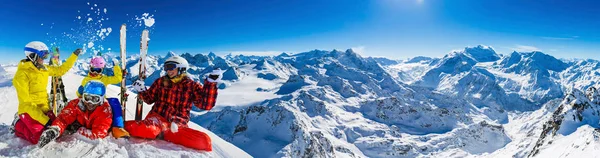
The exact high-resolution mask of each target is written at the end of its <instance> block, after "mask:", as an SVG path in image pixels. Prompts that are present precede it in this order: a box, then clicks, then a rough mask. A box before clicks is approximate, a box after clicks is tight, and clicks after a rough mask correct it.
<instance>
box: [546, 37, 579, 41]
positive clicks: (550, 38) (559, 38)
mask: <svg viewBox="0 0 600 158" xmlns="http://www.w3.org/2000/svg"><path fill="white" fill-rule="evenodd" d="M542 38H543V39H547V40H574V39H576V38H579V36H571V37H542Z"/></svg>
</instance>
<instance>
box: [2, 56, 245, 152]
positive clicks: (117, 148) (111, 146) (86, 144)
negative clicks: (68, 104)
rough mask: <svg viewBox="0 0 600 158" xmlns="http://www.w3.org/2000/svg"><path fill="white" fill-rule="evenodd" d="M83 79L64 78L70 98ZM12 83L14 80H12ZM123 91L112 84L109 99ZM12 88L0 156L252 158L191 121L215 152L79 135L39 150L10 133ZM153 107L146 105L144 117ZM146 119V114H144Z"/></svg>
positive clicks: (5, 95)
mask: <svg viewBox="0 0 600 158" xmlns="http://www.w3.org/2000/svg"><path fill="white" fill-rule="evenodd" d="M6 71H7V72H6V73H5V74H3V75H7V76H11V78H12V76H13V75H14V73H15V71H16V67H6ZM82 79H83V76H79V75H76V74H75V73H74V71H71V72H69V73H67V74H66V75H65V76H63V80H64V82H65V83H66V84H65V87H66V88H65V89H66V93H67V97H68V98H74V97H75V96H76V94H75V90H76V89H77V87H78V86H79V84H80V83H81V80H82ZM8 82H10V80H9V81H8ZM119 92H120V90H119V87H118V86H114V85H109V87H108V90H107V96H108V97H116V96H118V93H119ZM129 94H130V95H129V99H128V102H127V103H128V105H129V106H128V107H127V114H126V118H127V120H131V119H133V118H134V111H135V106H133V105H135V104H134V103H135V96H136V95H135V93H131V92H129ZM16 98H17V95H16V91H15V89H14V87H13V86H12V85H4V86H0V100H1V101H0V109H2V111H0V157H236V158H237V157H251V156H250V155H248V154H247V153H246V152H244V151H243V150H241V149H239V148H237V147H236V146H234V145H232V144H231V143H228V142H227V141H225V140H223V139H221V138H220V137H219V136H217V135H215V134H214V133H212V132H211V131H208V130H206V129H205V128H203V127H201V126H198V125H197V124H196V123H193V122H190V123H189V124H188V125H189V126H190V127H191V128H194V129H197V130H200V131H203V132H205V133H207V134H209V136H210V137H211V138H212V145H213V151H212V152H203V151H198V150H194V149H189V148H186V147H183V146H180V145H176V144H173V143H170V142H166V141H163V140H143V139H137V138H130V139H128V140H125V139H114V138H113V137H107V138H105V139H99V140H89V139H87V138H86V137H83V136H81V135H78V134H74V135H66V136H63V137H61V138H59V139H57V141H56V142H53V143H50V144H48V145H47V146H45V147H43V148H37V147H36V146H35V145H31V144H30V143H29V142H26V141H24V140H21V139H20V138H17V137H15V136H14V135H13V134H10V133H9V129H8V128H9V125H10V124H11V122H12V120H13V116H14V114H15V113H16V112H17V107H18V100H17V99H16ZM150 107H151V106H148V105H145V106H144V114H146V113H147V112H148V111H149V110H150ZM144 116H145V115H144Z"/></svg>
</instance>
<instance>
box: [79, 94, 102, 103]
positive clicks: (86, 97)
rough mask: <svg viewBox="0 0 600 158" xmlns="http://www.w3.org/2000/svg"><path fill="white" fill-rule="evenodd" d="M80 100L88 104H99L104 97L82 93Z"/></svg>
mask: <svg viewBox="0 0 600 158" xmlns="http://www.w3.org/2000/svg"><path fill="white" fill-rule="evenodd" d="M81 98H83V102H86V103H90V104H101V103H103V101H104V97H102V96H99V95H95V94H87V93H84V94H83V97H81Z"/></svg>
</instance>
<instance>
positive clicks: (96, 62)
mask: <svg viewBox="0 0 600 158" xmlns="http://www.w3.org/2000/svg"><path fill="white" fill-rule="evenodd" d="M105 65H106V61H104V58H102V57H94V58H92V61H91V62H90V66H91V67H92V68H104V66H105Z"/></svg>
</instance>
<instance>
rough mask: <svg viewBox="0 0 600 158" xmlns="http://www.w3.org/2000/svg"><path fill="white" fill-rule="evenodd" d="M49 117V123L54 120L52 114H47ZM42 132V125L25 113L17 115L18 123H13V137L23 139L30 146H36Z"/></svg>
mask: <svg viewBox="0 0 600 158" xmlns="http://www.w3.org/2000/svg"><path fill="white" fill-rule="evenodd" d="M47 115H48V116H49V117H50V122H52V120H54V115H53V114H51V113H50V114H47ZM42 132H44V125H42V124H41V123H39V122H38V121H36V120H34V119H33V118H31V116H29V114H27V113H23V114H21V115H19V121H17V123H15V135H16V136H17V137H20V138H23V139H25V140H27V141H28V142H30V143H32V144H37V143H38V140H39V139H40V136H42Z"/></svg>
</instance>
